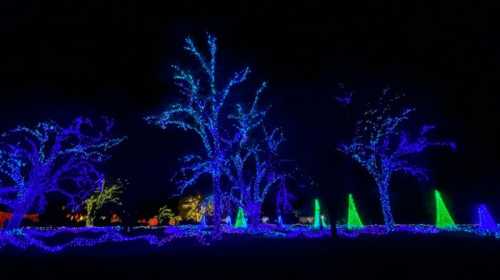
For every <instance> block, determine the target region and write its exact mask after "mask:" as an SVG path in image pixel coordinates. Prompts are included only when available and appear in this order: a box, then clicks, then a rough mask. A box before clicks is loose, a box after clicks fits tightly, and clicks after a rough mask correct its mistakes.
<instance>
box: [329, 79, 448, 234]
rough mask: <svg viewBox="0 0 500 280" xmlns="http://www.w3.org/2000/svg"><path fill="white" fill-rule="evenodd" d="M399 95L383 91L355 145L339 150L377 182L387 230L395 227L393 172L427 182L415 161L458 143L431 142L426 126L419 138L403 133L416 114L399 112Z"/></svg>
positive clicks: (429, 128) (359, 128)
mask: <svg viewBox="0 0 500 280" xmlns="http://www.w3.org/2000/svg"><path fill="white" fill-rule="evenodd" d="M399 100H400V96H398V95H394V94H392V93H391V92H390V91H389V90H388V89H386V90H384V92H383V94H382V96H381V97H380V99H379V100H378V104H377V105H376V106H373V107H372V108H370V109H369V110H368V111H366V112H365V113H364V114H363V117H362V119H361V120H360V121H358V123H357V127H356V131H355V135H354V137H353V139H352V142H351V143H350V144H347V145H341V146H340V147H339V150H340V151H342V152H343V153H345V154H347V155H349V156H351V157H352V158H353V159H354V160H355V161H356V162H358V163H359V164H360V165H361V166H363V167H364V168H365V169H366V170H367V171H368V173H369V174H370V176H372V178H373V179H374V181H375V183H376V184H377V187H378V192H379V199H380V203H381V205H382V211H383V216H384V222H385V225H386V228H387V229H389V230H391V229H393V228H394V225H395V222H394V218H393V215H392V208H391V201H390V191H389V186H390V181H391V177H392V175H393V174H394V173H397V172H402V173H406V174H408V175H411V176H414V177H416V178H417V179H419V180H427V179H428V170H427V169H425V168H423V167H420V166H418V165H417V164H415V163H414V162H412V159H413V157H414V156H415V155H417V154H420V153H422V152H424V151H425V150H426V149H428V148H430V147H439V146H442V147H450V148H451V149H455V144H454V143H452V142H446V141H432V140H429V138H428V136H429V132H431V131H432V130H433V129H434V128H435V126H434V125H424V126H422V127H421V128H420V131H419V132H418V134H417V135H416V137H411V136H410V134H409V133H408V132H406V131H404V130H403V128H402V124H403V123H404V121H406V120H407V119H408V118H409V115H410V114H411V113H412V112H414V111H415V109H414V108H404V109H402V110H398V108H397V107H398V106H395V105H396V103H397V102H398V101H399Z"/></svg>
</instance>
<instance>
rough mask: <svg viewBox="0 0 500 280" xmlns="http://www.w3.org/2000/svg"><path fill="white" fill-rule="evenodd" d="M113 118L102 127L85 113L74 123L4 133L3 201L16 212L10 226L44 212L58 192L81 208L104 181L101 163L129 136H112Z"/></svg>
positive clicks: (0, 149) (0, 151) (0, 152)
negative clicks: (48, 198)
mask: <svg viewBox="0 0 500 280" xmlns="http://www.w3.org/2000/svg"><path fill="white" fill-rule="evenodd" d="M112 127H113V121H112V120H111V119H109V118H102V125H96V124H94V122H92V121H91V120H90V119H87V118H82V117H79V118H77V119H75V120H74V121H73V122H72V123H71V124H70V125H69V126H67V127H62V126H60V125H58V124H57V123H55V122H42V123H39V124H38V125H36V126H35V127H34V128H29V127H24V126H19V127H17V128H15V129H13V130H10V131H8V132H6V133H4V134H2V135H1V137H0V176H1V179H2V181H0V204H1V205H3V206H5V207H7V208H8V209H9V210H11V211H13V215H12V219H11V220H10V221H9V224H8V228H9V229H12V228H17V227H19V226H20V224H21V221H22V219H23V216H24V215H25V214H26V213H27V212H28V211H35V212H37V213H43V212H44V209H45V206H46V204H47V200H46V196H47V194H49V193H57V194H59V195H60V196H62V197H64V199H65V201H66V203H67V205H68V206H69V207H72V208H77V207H78V206H80V205H81V204H82V201H83V200H84V199H86V198H87V197H88V196H89V195H90V193H92V191H94V190H95V189H96V188H97V187H98V186H99V185H100V183H101V181H102V178H103V176H102V174H101V172H99V171H98V170H97V165H98V164H99V163H101V162H103V161H105V160H107V159H108V158H109V155H108V152H109V149H110V148H112V147H114V146H116V145H118V144H119V143H121V142H122V141H123V140H124V138H112V137H111V129H112Z"/></svg>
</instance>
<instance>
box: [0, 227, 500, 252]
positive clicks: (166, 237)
mask: <svg viewBox="0 0 500 280" xmlns="http://www.w3.org/2000/svg"><path fill="white" fill-rule="evenodd" d="M221 231H222V233H223V236H222V237H224V236H247V235H251V236H254V237H260V238H281V239H284V238H286V239H294V238H300V239H303V238H307V239H315V238H329V237H330V236H331V232H330V229H329V228H324V229H321V230H315V229H312V228H311V227H309V226H305V225H283V226H278V225H273V224H263V225H259V226H258V227H255V228H253V229H252V230H251V231H248V230H241V229H238V228H233V227H232V226H222V227H221ZM392 232H393V233H410V234H415V235H438V234H440V233H443V232H445V233H449V232H455V233H459V234H469V235H472V236H478V237H481V236H485V234H486V233H489V232H488V231H485V230H483V229H482V228H480V227H478V226H477V225H457V226H456V227H453V228H448V229H440V228H437V227H436V226H434V225H423V224H417V225H395V226H394V229H393V231H392ZM337 234H338V235H339V236H341V237H346V238H356V237H359V236H361V235H365V236H374V237H376V236H385V235H388V234H390V233H388V232H387V229H386V227H385V226H381V225H368V226H365V227H363V228H359V229H348V228H347V226H344V225H342V226H340V225H338V226H337ZM58 236H65V238H64V239H63V240H64V241H60V240H59V241H57V242H54V241H55V240H57V237H58ZM496 238H500V236H498V235H496ZM178 239H194V240H197V241H198V242H200V243H201V244H204V245H210V244H212V241H213V240H219V239H220V235H217V234H215V231H213V230H211V229H210V228H207V227H204V226H199V225H185V226H166V227H158V228H156V229H154V230H152V229H148V228H147V227H135V228H129V229H126V230H125V229H124V228H121V227H80V228H66V227H61V228H23V229H14V230H4V231H0V250H1V249H2V248H4V247H7V246H11V247H14V248H17V249H20V250H26V249H29V248H35V249H38V250H41V251H46V252H49V253H57V252H60V251H63V250H65V249H66V248H75V247H94V246H97V245H99V244H104V243H126V242H137V241H142V242H144V245H148V246H155V247H162V246H166V245H168V244H169V243H170V242H171V241H174V240H178Z"/></svg>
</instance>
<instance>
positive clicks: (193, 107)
mask: <svg viewBox="0 0 500 280" xmlns="http://www.w3.org/2000/svg"><path fill="white" fill-rule="evenodd" d="M184 49H185V50H186V51H187V52H188V53H189V54H190V55H191V56H193V58H194V59H195V60H196V62H197V64H198V66H199V68H198V69H196V70H194V71H191V70H189V69H184V68H181V67H179V66H173V70H174V80H175V81H176V85H177V86H178V87H179V89H180V93H181V95H182V96H183V100H182V101H179V102H177V103H174V104H171V105H170V106H169V107H168V108H167V109H166V110H165V111H164V112H163V113H161V114H159V115H155V116H148V117H146V121H147V122H148V123H150V124H154V125H157V126H159V127H160V128H162V129H167V128H169V127H176V128H180V129H182V130H185V131H191V132H194V133H195V134H196V135H197V136H198V137H199V139H200V140H201V143H202V144H203V149H204V151H203V153H199V154H191V155H188V156H185V157H184V158H183V162H184V163H183V166H182V167H181V170H180V174H181V177H180V178H181V179H180V180H178V184H179V190H180V191H181V192H182V191H184V190H185V189H186V188H187V187H190V186H192V185H193V184H195V183H196V182H197V181H198V179H199V178H200V177H201V176H203V175H205V174H208V175H210V176H211V178H212V188H213V205H214V224H215V225H216V227H217V228H219V225H220V223H221V219H222V211H223V209H222V205H223V202H222V200H223V190H222V177H223V176H224V168H225V164H226V162H227V160H228V158H227V154H226V149H225V147H224V145H225V143H224V142H223V141H222V133H223V132H224V130H226V129H229V125H228V123H227V113H225V112H227V108H226V107H227V104H226V103H227V99H228V97H229V96H230V95H231V94H232V92H233V90H234V88H235V87H236V86H238V85H239V84H241V83H242V82H244V81H245V80H246V79H247V76H248V74H249V73H250V70H249V68H247V67H245V68H243V70H241V71H238V72H236V73H234V74H233V76H232V77H231V78H230V79H229V81H223V80H221V79H218V77H217V73H216V70H217V67H216V66H217V64H216V54H217V43H216V38H215V37H214V36H212V35H210V34H208V55H205V54H202V53H201V52H200V50H199V49H198V48H197V47H196V45H195V44H194V42H193V40H192V39H191V38H189V37H188V38H186V40H185V45H184Z"/></svg>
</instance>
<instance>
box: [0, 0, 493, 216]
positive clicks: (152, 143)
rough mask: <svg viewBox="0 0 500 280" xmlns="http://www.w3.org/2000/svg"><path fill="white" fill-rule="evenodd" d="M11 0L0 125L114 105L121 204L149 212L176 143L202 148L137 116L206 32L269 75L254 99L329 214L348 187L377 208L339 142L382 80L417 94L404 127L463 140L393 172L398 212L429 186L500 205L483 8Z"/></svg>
mask: <svg viewBox="0 0 500 280" xmlns="http://www.w3.org/2000/svg"><path fill="white" fill-rule="evenodd" d="M20 2H21V1H2V3H1V4H0V36H1V41H0V94H1V100H0V114H1V116H0V131H5V130H7V129H9V128H12V127H15V126H16V125H17V124H35V123H36V122H38V121H43V120H49V119H51V120H56V121H58V122H61V123H68V122H69V121H70V120H71V119H72V118H74V117H76V116H78V115H86V116H94V117H95V116H99V115H102V114H105V115H108V116H111V117H114V118H115V119H116V122H117V128H116V133H117V135H127V136H128V140H127V142H126V143H124V144H123V145H122V146H121V147H119V148H117V149H116V150H115V151H114V153H113V155H114V156H113V158H112V160H111V161H110V162H109V163H107V164H106V166H104V170H105V171H106V173H108V174H109V175H110V176H111V177H114V178H124V179H128V180H129V181H130V185H129V187H128V190H127V193H126V206H127V210H128V211H129V212H130V213H131V215H139V213H140V212H141V213H144V211H156V210H157V209H158V207H159V206H161V205H162V204H163V203H164V202H165V201H166V200H167V199H168V198H169V197H170V196H171V195H172V194H173V193H174V192H175V186H173V185H172V183H171V182H170V178H171V176H172V175H173V174H174V172H175V170H176V167H177V165H176V164H177V158H178V157H179V156H181V155H183V154H184V153H186V152H189V151H191V150H192V149H198V148H200V143H198V141H197V139H196V138H195V137H194V136H193V135H190V134H185V133H183V132H180V131H176V130H168V131H162V130H160V129H158V128H155V127H150V126H148V125H146V124H145V123H144V122H143V121H142V118H143V117H144V116H146V115H147V114H149V113H158V112H160V110H161V108H162V107H164V106H165V105H166V104H167V103H168V102H169V101H170V100H172V98H175V96H177V94H178V93H177V92H176V91H175V88H174V87H173V85H172V80H171V72H170V69H169V65H170V64H173V63H181V64H183V65H189V63H191V62H192V60H191V59H190V57H189V56H187V55H186V54H185V53H184V52H183V51H182V43H183V39H184V37H185V36H186V35H188V34H190V35H192V36H193V38H195V40H196V41H197V42H198V43H199V44H202V43H203V42H204V41H203V40H204V38H205V37H204V34H205V32H207V31H209V32H211V33H214V34H215V35H217V37H218V38H219V50H220V52H219V63H220V67H221V68H220V74H221V75H224V77H227V75H230V74H231V73H232V71H235V70H239V69H240V68H241V67H242V66H244V65H248V66H250V67H251V68H252V69H253V73H252V76H251V79H250V81H249V82H248V83H247V85H248V86H249V87H251V88H252V87H256V86H257V84H258V82H259V81H261V80H267V81H269V83H270V87H269V89H268V90H267V92H266V95H265V98H264V100H265V102H267V103H272V104H273V108H272V111H271V112H272V113H271V115H270V122H271V123H272V124H275V125H277V126H283V127H284V128H285V130H286V133H287V139H288V141H287V142H286V144H285V145H284V147H283V148H284V149H283V151H284V154H285V156H286V158H290V159H295V160H296V162H297V165H299V166H300V167H301V168H302V169H303V170H304V172H305V173H306V174H308V175H309V176H311V177H312V178H314V180H315V182H316V186H315V187H312V188H311V190H310V195H309V197H311V198H312V197H314V196H320V197H322V199H323V200H324V201H325V203H326V204H329V207H330V208H331V209H330V210H331V211H332V212H333V211H338V213H337V214H335V215H336V219H337V220H341V219H342V217H343V216H344V210H343V208H344V205H343V203H344V200H345V199H344V198H345V197H346V193H347V192H353V193H354V194H355V196H356V198H357V200H358V202H359V206H358V207H359V209H360V211H361V212H362V213H363V216H364V217H365V220H366V221H367V222H368V223H370V222H373V223H381V222H382V215H381V211H380V208H379V204H378V196H377V193H376V188H375V185H374V183H373V182H372V181H371V180H370V178H369V177H368V176H367V175H366V173H365V172H364V170H363V169H361V168H359V167H358V166H357V165H355V164H353V163H352V162H351V161H350V160H349V159H348V158H346V157H344V156H342V155H340V154H339V152H337V151H336V145H337V144H339V143H341V142H343V141H347V140H348V139H349V135H351V133H352V131H353V128H354V121H355V119H356V116H358V115H360V114H361V113H362V109H363V104H364V103H365V102H367V101H370V100H374V99H376V98H377V96H378V95H379V94H380V93H381V92H382V89H383V88H385V87H387V86H390V87H391V88H393V89H394V90H396V91H398V92H404V93H406V95H407V98H406V101H407V103H408V104H413V105H415V106H416V107H417V112H416V114H415V115H414V117H415V118H414V122H409V123H408V124H409V128H412V125H414V124H423V123H435V124H437V125H438V128H439V129H438V131H437V134H438V136H440V137H442V138H445V139H453V140H455V141H456V143H457V145H458V150H457V151H456V152H455V153H452V152H449V151H442V150H433V151H430V152H428V153H426V154H424V155H423V156H422V157H420V158H419V160H420V162H421V163H422V164H425V165H426V166H428V167H429V168H431V169H432V173H431V180H430V181H429V182H425V183H419V182H416V181H415V180H414V179H411V178H408V177H404V176H397V177H396V178H394V181H393V185H392V190H393V204H394V213H395V219H396V221H397V222H400V223H421V222H426V223H430V222H432V221H433V220H432V219H433V218H432V217H433V216H432V215H433V208H432V207H433V204H432V200H431V199H432V192H431V190H432V189H433V188H434V187H438V188H439V189H440V190H442V192H443V194H444V195H445V197H446V198H448V200H449V207H450V208H451V209H452V211H453V212H454V215H455V217H456V220H457V221H458V222H460V223H470V222H473V221H474V220H473V219H474V211H473V209H474V207H475V206H476V205H477V204H478V203H480V202H483V203H487V204H488V205H489V207H490V209H491V210H493V213H497V216H500V204H499V201H500V191H499V189H500V175H498V174H499V171H500V161H499V158H500V150H499V149H498V144H497V143H498V141H499V139H498V132H499V129H500V124H499V122H498V120H499V119H500V113H499V110H498V108H499V107H498V106H499V102H498V93H497V91H498V77H499V74H500V73H499V63H500V61H499V59H500V56H499V51H498V50H499V39H498V34H497V33H496V32H495V30H494V28H493V24H492V23H490V20H491V18H492V17H493V13H492V12H490V11H491V9H490V7H465V6H450V5H437V4H433V5H432V6H429V5H428V4H424V3H421V4H418V5H407V6H404V7H402V6H398V5H391V6H384V5H381V4H375V3H374V1H373V2H372V3H371V4H369V5H366V4H365V5H364V6H361V7H360V6H358V7H347V6H340V5H333V6H331V7H329V5H327V4H326V2H329V1H325V3H324V4H319V2H314V1H304V3H302V4H296V3H294V4H292V3H289V4H287V5H284V4H283V3H273V2H272V1H266V4H263V5H255V4H251V3H252V2H253V1H240V2H239V3H237V4H233V5H231V7H225V8H226V9H228V12H227V13H225V14H227V15H230V16H213V15H211V16H209V15H207V14H210V13H212V14H214V15H215V14H221V10H220V9H219V8H220V7H206V6H202V5H199V4H197V3H195V2H193V1H178V2H182V4H180V3H177V4H174V3H172V2H173V1H163V4H162V5H160V4H151V3H148V4H146V3H143V2H147V1H137V3H136V2H133V1H93V2H91V4H90V3H87V1H40V2H44V3H38V2H36V3H35V2H29V1H22V2H23V3H20ZM49 2H50V3H49ZM84 2H85V3H84ZM89 2H90V1H89ZM306 3H307V4H306ZM205 5H206V4H205ZM455 5H458V4H456V3H455ZM325 12H326V14H325ZM173 14H177V15H184V16H174V15H173ZM339 83H342V84H344V85H345V87H346V88H347V89H349V90H353V91H354V92H355V93H354V98H353V101H354V103H355V104H354V105H353V106H352V107H351V108H350V109H346V108H345V107H342V106H340V105H339V104H338V103H336V102H335V96H338V95H341V94H342V90H341V89H340V88H339V86H338V84H339ZM413 128H414V129H416V127H413ZM346 174H347V175H346ZM200 189H201V190H208V189H207V188H206V186H200ZM307 199H309V198H307Z"/></svg>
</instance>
